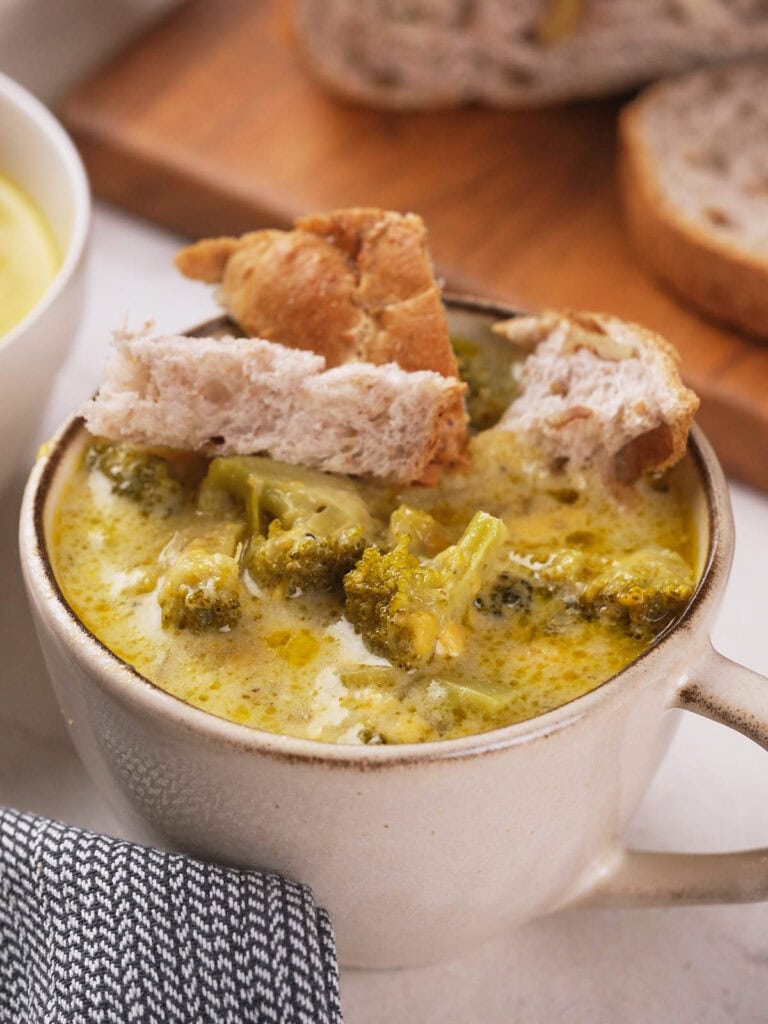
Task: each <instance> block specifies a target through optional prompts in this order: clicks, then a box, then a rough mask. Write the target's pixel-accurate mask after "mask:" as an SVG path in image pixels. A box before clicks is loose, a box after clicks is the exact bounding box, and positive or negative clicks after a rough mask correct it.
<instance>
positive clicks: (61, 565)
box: [52, 429, 695, 743]
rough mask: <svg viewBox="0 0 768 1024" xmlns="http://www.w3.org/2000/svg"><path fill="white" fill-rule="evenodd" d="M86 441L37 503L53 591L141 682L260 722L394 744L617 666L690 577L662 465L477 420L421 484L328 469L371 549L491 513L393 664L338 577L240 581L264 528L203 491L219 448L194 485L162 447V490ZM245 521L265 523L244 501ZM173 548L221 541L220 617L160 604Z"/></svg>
mask: <svg viewBox="0 0 768 1024" xmlns="http://www.w3.org/2000/svg"><path fill="white" fill-rule="evenodd" d="M104 452H107V453H109V448H105V447H104V445H103V442H102V443H101V447H100V446H99V445H98V444H97V445H96V447H95V448H91V449H90V454H89V453H88V452H86V454H85V456H84V457H83V459H82V460H81V462H80V464H79V466H78V467H77V469H76V470H75V472H74V473H73V474H72V476H71V479H70V480H69V482H68V484H67V485H66V487H65V489H64V492H63V494H62V496H61V499H60V501H59V505H58V509H57V513H56V518H55V526H54V531H53V537H52V541H53V544H52V546H53V558H54V566H55V571H56V575H57V578H58V580H59V583H60V585H61V587H62V590H63V592H64V595H65V597H66V599H67V601H68V602H69V604H70V605H71V607H72V608H73V609H74V611H75V612H76V614H77V615H78V616H79V617H80V619H81V620H82V621H83V622H84V623H85V624H86V626H87V627H88V628H89V629H90V630H91V631H92V632H93V633H94V634H95V635H96V636H97V637H99V638H100V639H101V640H102V641H103V642H104V644H106V646H107V647H109V648H110V649H111V650H112V651H114V652H115V654H117V655H118V656H119V657H121V658H123V659H124V660H125V661H127V662H128V663H130V664H131V665H133V666H134V667H135V668H136V669H137V670H138V671H139V672H140V673H142V674H143V675H144V676H146V677H147V678H148V679H150V680H152V681H153V682H155V683H156V684H157V685H158V686H160V687H162V688H163V689H165V690H167V691H168V692H170V693H172V694H174V695H176V696H177V697H180V698H181V699H182V700H184V701H187V702H189V703H190V704H193V705H195V706H197V707H199V708H203V709H205V710H207V711H209V712H211V713H213V714H215V715H219V716H221V717H223V718H228V719H231V720H232V721H234V722H239V723H243V724H245V725H248V726H253V727H256V728H260V729H265V730H269V731H271V732H278V733H285V734H288V735H291V736H299V737H307V738H310V739H315V740H324V741H329V742H340V743H408V742H423V741H427V740H441V739H447V738H450V737H456V736H462V735H466V734H470V733H477V732H482V731H484V730H488V729H492V728H495V727H498V726H502V725H507V724H509V723H513V722H518V721H521V720H523V719H527V718H530V717H532V716H535V715H538V714H540V713H542V712H544V711H547V710H549V709H551V708H554V707H557V706H558V705H560V704H563V703H564V702H566V701H569V700H572V699H573V698H574V697H578V696H579V695H581V694H583V693H585V692H587V691H588V690H591V689H593V688H594V687H595V686H597V685H599V684H600V683H602V682H603V681H604V680H606V679H608V678H609V677H610V676H612V675H613V674H614V673H616V672H618V671H619V670H620V669H622V668H623V667H624V666H626V665H627V664H628V663H629V662H630V661H632V660H633V659H634V658H635V657H636V656H637V655H638V654H639V653H640V652H641V651H642V650H643V649H644V648H645V647H646V646H647V645H648V644H649V643H651V642H652V640H653V638H654V636H655V635H656V634H657V633H658V632H659V631H660V630H661V629H663V628H664V627H665V626H666V625H667V624H668V623H669V622H670V621H671V620H672V619H673V618H674V617H675V616H676V615H678V614H679V613H680V611H681V610H682V608H683V607H684V605H685V603H686V601H687V599H688V597H689V596H690V593H691V591H692V587H693V582H694V578H693V571H692V568H691V566H692V565H693V564H694V558H695V551H694V541H693V531H692V522H691V515H690V509H689V505H688V502H687V499H686V494H685V492H684V489H683V487H682V485H681V483H680V482H679V479H678V476H677V475H676V473H675V472H674V471H673V472H671V473H667V474H665V475H664V476H662V477H656V478H653V479H647V480H643V481H640V482H639V483H638V484H637V485H635V486H633V487H631V488H630V487H627V486H623V487H619V486H617V485H615V484H614V485H607V484H605V483H604V482H602V481H601V480H600V479H599V478H598V477H597V476H596V475H594V474H591V473H586V472H578V473H577V472H568V471H567V470H564V469H563V468H562V467H558V466H553V465H548V464H546V463H545V462H544V461H543V460H541V459H540V458H538V457H537V455H536V453H534V452H530V451H528V450H526V449H525V448H524V447H522V446H521V444H520V442H519V441H518V440H517V439H516V438H515V437H514V436H513V435H511V434H510V433H506V432H503V431H500V430H497V429H489V430H486V431H484V432H482V433H480V434H478V435H476V436H475V437H474V438H473V440H472V442H471V467H470V468H469V469H467V470H463V471H456V472H452V473H447V474H445V475H444V476H443V479H442V482H441V483H440V484H439V485H438V486H437V487H434V488H425V487H424V488H422V487H412V488H406V489H403V490H401V491H399V492H396V491H393V490H391V489H388V488H385V487H378V486H372V485H370V484H366V485H362V484H354V483H352V482H350V481H347V480H344V481H342V483H343V487H345V488H351V489H352V490H351V492H349V493H351V494H353V495H356V496H357V497H356V498H355V500H357V499H358V498H361V499H362V500H363V501H364V502H365V505H366V507H367V510H368V512H369V514H370V515H371V523H370V524H369V527H368V530H369V536H374V537H375V542H376V545H377V547H378V549H379V550H380V551H382V552H387V551H389V550H391V549H392V548H393V547H394V546H396V543H397V541H398V538H399V539H400V543H401V547H402V545H403V544H405V545H406V547H408V546H409V547H410V551H411V552H412V553H413V552H416V553H417V556H418V560H419V562H420V564H423V565H429V564H430V560H431V559H434V558H435V557H436V555H435V553H436V551H440V550H443V549H445V548H446V547H447V546H449V545H452V544H455V543H456V542H457V541H458V540H459V538H460V537H461V536H462V533H463V531H464V530H465V529H466V527H467V525H468V524H469V523H470V521H471V520H472V518H473V516H474V514H475V513H476V512H477V510H478V509H480V510H483V511H484V512H486V513H489V514H490V515H491V516H493V517H496V518H497V519H499V520H502V521H503V523H504V524H505V525H506V536H505V538H504V539H503V542H500V543H499V544H497V546H496V548H495V549H494V552H493V555H492V557H489V558H488V559H486V563H484V564H483V566H482V573H481V575H482V585H480V586H479V587H475V589H474V591H473V593H472V595H471V600H470V601H469V602H466V601H465V602H464V604H463V605H462V606H461V608H460V610H459V611H458V612H455V610H454V614H453V620H452V621H451V622H450V623H449V626H450V628H446V629H445V630H444V631H443V632H442V633H441V637H440V640H439V642H438V643H437V645H436V647H435V649H434V651H433V652H432V653H431V654H429V655H428V657H427V659H426V660H424V659H423V657H422V660H421V661H419V660H418V659H416V661H415V662H414V661H411V662H409V661H408V658H407V657H406V658H405V662H403V661H401V662H400V663H395V664H393V663H392V660H391V659H389V658H388V657H387V656H386V655H387V650H386V649H383V648H382V647H381V646H378V647H377V646H376V643H371V642H369V641H370V638H366V639H364V637H363V635H361V634H360V633H359V632H356V629H355V626H354V625H353V624H352V623H351V622H350V621H349V618H350V617H351V618H352V619H353V620H354V618H355V616H354V615H351V616H350V615H349V611H347V614H346V615H345V600H347V601H348V600H349V597H348V596H347V598H346V599H345V593H344V589H343V584H342V583H341V581H340V580H339V583H338V585H336V586H333V587H331V588H330V589H327V590H323V589H319V590H312V589H306V590H302V589H301V588H299V587H290V586H287V585H281V584H280V581H279V580H278V581H277V582H276V583H275V581H273V584H274V585H270V586H268V587H265V586H264V585H263V581H262V584H261V585H260V584H259V583H257V582H256V581H255V580H254V578H253V576H252V575H251V573H250V572H249V570H248V565H249V561H248V559H249V548H253V547H254V545H262V544H263V543H264V537H263V536H261V537H255V536H254V533H253V530H254V521H253V516H254V512H253V507H252V505H251V506H250V508H249V506H248V502H247V501H244V500H241V499H238V498H237V494H236V491H237V488H236V487H235V489H234V491H232V490H230V493H229V494H228V495H226V496H224V497H223V498H222V495H221V493H219V497H218V498H216V500H213V501H212V500H211V494H212V493H213V494H214V497H215V496H216V494H217V493H218V492H217V490H216V488H217V487H218V488H219V489H220V488H221V484H222V481H224V482H225V484H226V481H227V480H230V481H231V480H232V479H234V477H233V476H232V472H234V471H231V467H227V465H226V463H227V460H219V463H218V467H217V470H216V472H217V474H218V476H217V477H216V481H214V482H213V485H212V483H211V473H209V479H208V482H207V483H205V484H202V486H201V481H202V480H203V479H204V477H205V474H206V473H207V472H209V469H210V467H209V466H208V464H207V463H203V462H200V461H199V460H194V459H190V458H189V457H183V456H178V455H172V454H171V455H170V456H169V459H168V463H167V465H168V466H169V467H170V470H171V478H172V479H174V480H175V481H176V483H177V484H178V486H176V484H175V485H174V486H175V490H174V494H173V500H172V501H160V502H157V501H155V502H153V501H149V502H147V501H144V500H142V498H141V495H140V493H139V492H140V489H139V492H136V493H134V492H132V489H131V487H130V486H128V487H125V486H121V482H120V479H118V478H117V477H116V476H115V474H114V472H113V469H112V468H111V464H110V462H109V459H108V458H107V457H106V456H105V455H104ZM100 453H101V454H100ZM105 458H106V462H105ZM235 461H236V460H235ZM261 461H262V460H257V462H261ZM222 466H223V468H222ZM235 469H236V470H237V472H240V471H241V470H242V465H240V466H239V468H238V467H237V466H236V467H235ZM260 472H261V471H260ZM281 472H284V473H285V475H286V478H290V476H291V474H295V473H296V472H297V471H295V470H292V469H285V470H281ZM298 473H299V475H300V474H301V471H298ZM228 474H229V475H228ZM331 480H333V478H331ZM279 486H280V484H279V481H278V484H275V483H274V481H272V483H271V484H270V487H273V489H274V487H277V490H278V492H279ZM134 491H135V489H134ZM260 493H261V494H262V495H264V494H266V493H267V492H266V491H265V490H264V489H263V488H262V490H261V492H260ZM345 493H347V492H345ZM137 494H138V495H139V496H138V497H137ZM270 494H272V499H271V500H272V501H273V504H272V506H270V507H272V509H273V511H274V509H275V508H278V509H279V508H280V507H281V506H280V505H279V502H278V505H275V504H274V501H275V498H274V494H273V492H272V491H270ZM279 497H280V496H279V494H278V498H279ZM219 499H222V500H219ZM280 500H282V499H280ZM347 503H348V504H349V503H352V504H354V501H353V499H352V498H349V499H348V502H347ZM318 507H321V506H318ZM322 508H325V506H324V505H323V506H322ZM403 508H405V509H406V512H405V513H403V512H402V509H403ZM395 510H400V511H399V512H397V513H396V515H395V517H394V518H393V519H390V517H391V515H392V513H393V512H395ZM425 512H426V513H428V514H429V515H427V516H424V515H423V514H422V513H425ZM326 514H327V513H326ZM430 517H431V518H430ZM249 518H250V521H249ZM274 521H275V520H274V519H273V522H274ZM494 522H495V520H494ZM393 524H399V525H397V526H396V525H393ZM409 524H410V525H409ZM425 524H426V526H425ZM257 528H258V529H260V530H261V531H262V533H263V535H264V536H266V535H269V534H270V528H269V526H268V524H266V523H265V522H264V520H263V519H262V520H260V525H259V526H258V527H257ZM275 529H276V530H277V533H278V534H279V533H280V530H281V526H280V523H279V522H278V525H277V527H276V528H274V527H273V528H272V532H274V530H275ZM409 530H410V531H411V533H412V534H413V536H412V537H411V539H410V540H409V541H403V540H402V536H403V532H405V533H406V534H407V533H408V531H409ZM425 530H426V534H425ZM249 531H250V532H249ZM254 550H255V549H254ZM262 550H263V549H262ZM190 551H196V552H198V553H199V552H202V553H203V554H202V557H203V559H204V560H205V559H210V558H213V557H214V556H213V555H211V554H210V552H224V554H223V555H221V556H220V555H218V554H216V555H215V558H219V559H220V564H221V566H224V565H225V562H224V561H221V559H224V560H226V559H229V561H226V566H228V567H229V568H227V569H226V571H227V572H229V573H230V576H229V578H228V583H227V586H229V587H230V588H231V589H230V590H229V591H228V593H230V594H233V595H234V597H233V600H232V602H231V604H230V605H229V606H227V609H228V611H227V609H225V611H227V614H229V613H230V612H231V619H230V618H225V619H221V618H220V619H217V620H215V621H213V622H208V621H207V620H193V619H191V618H190V617H189V608H188V607H186V606H184V608H185V609H186V610H182V611H181V612H180V611H179V609H180V608H182V605H179V604H178V603H177V604H174V603H173V600H170V603H169V596H168V595H169V593H170V592H171V591H170V590H169V587H171V585H173V586H175V585H176V584H175V583H174V580H175V579H176V577H175V576H174V573H176V574H177V575H178V572H179V565H180V564H181V563H180V558H181V559H182V560H183V558H184V557H187V558H189V552H190ZM185 552H186V553H187V554H186V555H185V554H184V553H185ZM374 555H375V557H376V558H378V557H379V555H377V554H376V552H375V551H374ZM437 557H438V558H439V557H440V556H439V555H438V556H437ZM205 564H213V563H212V562H205ZM250 564H255V563H250ZM216 565H219V563H216ZM232 566H234V569H233V568H232ZM216 571H217V572H218V571H219V570H218V569H217V570H216ZM222 571H224V570H223V569H222ZM198 577H199V574H198ZM197 583H198V584H199V583H200V580H199V578H197ZM203 583H205V581H203ZM232 588H233V589H232ZM182 590H183V587H182ZM203 590H204V588H203ZM179 592H181V591H179ZM184 593H186V594H187V596H189V591H188V590H187V591H184ZM201 593H202V597H203V598H204V597H205V594H204V593H203V592H201ZM176 596H178V595H176ZM197 596H198V598H200V597H201V594H198V595H197ZM465 596H466V595H465ZM172 597H173V595H172ZM174 599H175V598H174ZM235 603H236V604H237V607H236V608H235V607H234V606H235ZM161 605H162V607H161ZM348 607H349V606H348V605H347V609H348ZM196 608H197V609H198V610H199V602H198V605H196ZM185 616H186V617H185ZM357 625H358V626H359V621H358V622H357ZM395 661H396V659H395Z"/></svg>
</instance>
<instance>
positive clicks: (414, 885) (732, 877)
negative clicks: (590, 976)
mask: <svg viewBox="0 0 768 1024" xmlns="http://www.w3.org/2000/svg"><path fill="white" fill-rule="evenodd" d="M449 312H450V318H451V320H452V326H453V329H454V330H457V331H461V332H462V333H465V334H466V333H467V332H468V331H471V332H473V333H475V334H476V335H481V334H482V333H483V332H484V331H485V330H486V329H487V324H488V322H489V320H491V319H493V318H498V317H499V316H507V315H510V311H509V310H506V309H503V308H499V307H494V306H491V305H490V304H487V303H486V304H483V303H478V302H476V301H470V300H461V299H453V300H451V301H449ZM84 441H85V434H84V430H83V427H82V424H81V422H80V421H79V420H78V419H76V418H75V419H73V420H71V421H70V422H69V423H68V424H67V425H66V426H65V427H64V428H63V429H62V431H61V432H60V433H59V434H58V436H57V437H56V439H55V440H54V441H53V443H52V444H51V446H50V449H49V451H48V453H47V454H46V455H45V456H44V457H42V458H41V459H40V460H39V461H38V463H37V465H36V466H35V468H34V470H33V472H32V475H31V477H30V480H29V484H28V486H27V491H26V495H25V499H24V506H23V509H22V516H21V557H22V563H23V568H24V574H25V579H26V583H27V587H28V590H29V596H30V600H31V604H32V609H33V613H34V617H35V621H36V625H37V629H38V633H39V636H40V641H41V643H42V646H43V650H44V652H45V657H46V661H47V664H48V668H49V671H50V674H51V678H52V680H53V683H54V686H55V689H56V692H57V695H58V698H59V702H60V704H61V707H62V710H63V713H64V716H65V719H66V721H67V723H68V725H69V726H70V728H71V731H72V736H73V739H74V741H75V743H76V745H77V747H78V749H79V751H80V754H81V756H82V758H83V760H84V762H85V764H86V765H87V767H88V768H89V769H90V771H91V772H92V774H93V776H94V778H95V779H96V780H97V782H98V783H99V785H100V786H101V787H102V789H103V791H104V793H105V795H106V796H107V797H108V799H109V800H110V801H111V803H112V805H113V806H114V808H115V809H116V811H117V812H118V814H119V815H121V816H122V818H123V820H124V821H125V822H126V824H127V825H128V826H129V827H130V828H131V830H132V832H133V834H136V835H139V836H142V837H144V838H145V839H146V840H147V841H149V842H155V843H159V844H162V845H165V846H170V847H174V848H179V849H182V850H186V851H190V852H192V853H195V854H197V855H199V856H201V857H205V858H210V859H213V860H217V861H223V862H227V863H231V864H237V865H246V866H252V867H258V868H264V869H269V870H274V871H277V872H280V873H281V874H284V875H287V876H289V877H291V878H295V879H299V880H301V881H303V882H306V883H307V884H309V885H310V886H311V887H312V889H313V890H314V892H315V895H316V897H317V899H318V900H319V901H320V902H321V903H322V904H324V905H325V906H327V907H328V908H329V910H330V911H331V914H332V916H333V920H334V925H335V928H336V934H337V940H338V948H339V954H340V959H341V961H342V963H344V964H347V965H359V966H366V967H398V966H403V965H408V964H422V963H429V962H433V961H437V960H440V959H442V958H445V957H450V956H454V955H456V954H458V953H460V952H461V951H463V950H465V949H466V948H468V947H469V946H471V945H472V944H473V943H477V942H480V941H482V940H484V939H487V938H490V937H491V936H494V935H497V934H499V933H501V932H503V931H505V930H506V929H508V928H510V927H511V926H513V925H515V924H517V923H520V922H523V921H526V920H528V919H530V918H532V917H535V916H536V915H539V914H543V913H547V912H550V911H553V910H557V909H560V908H564V907H568V906H573V905H577V904H578V905H581V906H584V905H592V906H606V905H622V906H627V905H633V906H649V905H659V904H670V903H704V902H746V901H751V900H761V899H768V850H752V851H746V852H740V853H731V854H707V855H690V854H674V853H650V852H642V851H633V850H627V849H625V848H624V846H623V844H622V839H621V837H622V832H623V829H624V826H625V825H626V823H627V821H628V819H629V818H630V817H631V815H632V813H633V811H634V810H635V808H636V807H637V805H638V803H639V801H640V798H641V797H642V795H643V793H644V792H645V790H646V787H647V785H648V783H649V781H650V779H651V776H652V775H653V773H654V771H655V769H656V767H657V766H658V764H659V762H660V760H661V758H662V756H663V754H664V751H665V750H666V748H667V746H668V744H669V742H670V740H671V738H672V733H673V730H674V724H675V716H674V715H671V714H670V713H669V712H670V709H672V708H686V709H688V710H691V711H696V712H698V713H699V714H703V715H706V716H708V717H710V718H713V719H715V720H717V721H720V722H722V723H723V724H725V725H728V726H730V727H732V728H735V729H737V730H739V731H740V732H743V733H745V734H746V735H747V736H750V737H751V738H752V739H754V740H756V741H757V742H758V743H761V744H762V745H763V746H767V747H768V680H766V679H764V678H762V677H761V676H759V675H757V674H756V673H754V672H750V671H749V670H748V669H745V668H742V667H740V666H738V665H735V664H734V663H732V662H730V661H728V660H726V659H725V658H723V657H721V656H720V655H719V654H717V653H716V652H715V651H713V649H712V647H711V645H710V642H709V631H710V627H711V624H712V619H713V617H714V614H715V612H716V610H717V607H718V604H719V601H720V598H721V596H722V593H723V589H724V587H725V584H726V580H727V576H728V571H729V568H730V562H731V555H732V549H733V523H732V518H731V512H730V505H729V500H728V493H727V489H726V485H725V481H724V479H723V475H722V471H721V469H720V467H719V465H718V462H717V459H716V457H715V455H714V453H713V452H712V449H711V448H710V446H709V444H708V443H707V441H706V439H705V438H704V437H703V435H702V434H701V433H700V432H699V431H698V430H694V432H693V435H692V438H691V443H690V447H689V454H688V456H687V466H686V472H687V473H688V474H689V477H690V486H691V495H692V501H693V503H694V507H695V510H696V518H697V522H698V527H699V531H700V541H701V543H700V550H701V553H702V565H701V572H700V582H699V585H698V588H697V590H696V594H695V596H694V598H693V600H692V602H691V604H690V607H689V608H688V610H687V611H686V612H685V614H684V615H683V616H682V618H681V619H680V620H679V621H678V622H677V623H676V624H675V625H674V626H673V627H672V628H670V629H668V630H667V631H666V632H665V633H664V634H663V635H662V636H661V637H660V638H659V639H658V640H657V641H656V642H655V643H654V644H653V645H652V647H650V648H649V649H648V650H647V651H645V652H644V653H643V654H642V655H641V656H640V657H639V658H637V659H636V660H635V661H634V662H633V663H632V664H631V665H630V666H628V667H627V668H626V669H624V670H623V671H622V672H620V673H619V674H618V675H616V676H615V677H614V678H612V679H610V680H609V681H608V682H606V683H604V684H603V685H602V686H599V687H598V688H597V689H596V690H593V691H592V692H591V693H588V694H586V695H585V696H582V697H579V698H578V699H576V700H574V701H571V702H570V703H568V704H565V705H563V706H562V707H559V708H557V709H555V710H553V711H549V712H547V713H546V714H543V715H540V716H539V717H538V718H534V719H531V720H530V721H527V722H521V723H518V724H516V725H511V726H507V727H505V728H502V729H496V730H493V731H492V732H486V733H483V734H480V735H477V736H467V737H463V738H460V739H454V740H447V741H443V742H439V743H425V744H421V745H416V744H414V745H401V746H381V747H358V746H354V747H353V746H340V745H330V744H324V743H319V742H314V741H311V740H303V739H295V738H292V737H287V736H276V735H272V734H270V733H265V732H260V731H257V730H253V729H249V728H246V727H245V726H240V725H235V724H233V723H231V722H227V721H224V720H222V719H219V718H215V717H213V716H212V715H209V714H207V713H205V712H203V711H200V710H198V709H196V708H193V707H190V706H188V705H186V704H184V703H183V702H181V701H179V700H178V699H177V698H175V697H172V696H169V695H168V694H167V693H165V692H163V691H162V690H160V689H158V688H157V687H156V686H154V685H152V684H151V683H149V682H147V680H145V679H143V678H142V677H141V676H140V675H138V674H137V673H136V672H135V671H134V670H133V669H131V668H130V667H129V666H128V665H126V664H125V663H123V662H121V661H120V660H119V659H118V658H117V657H115V656H114V655H113V654H111V653H110V652H109V651H108V650H107V649H106V648H105V647H104V646H103V645H102V644H101V643H100V642H99V641H98V640H96V639H95V638H94V637H93V636H92V635H91V634H90V633H89V632H88V631H87V630H86V629H85V627H84V626H83V625H82V624H81V623H80V622H79V621H78V620H77V618H76V617H75V616H74V614H73V613H72V612H71V610H70V609H69V608H68V606H67V604H66V603H65V601H64V599H63V597H62V594H61V592H60V590H59V588H58V586H57V584H56V580H55V578H54V575H53V572H52V569H51V562H50V557H49V537H50V523H51V513H52V511H53V509H54V508H55V505H56V501H57V495H58V493H59V491H60V488H61V485H62V483H63V482H64V481H65V480H66V478H67V475H68V473H69V472H70V469H71V467H72V466H73V463H74V461H75V460H76V459H77V457H78V455H79V453H80V452H81V451H82V445H83V443H84Z"/></svg>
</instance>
